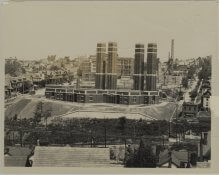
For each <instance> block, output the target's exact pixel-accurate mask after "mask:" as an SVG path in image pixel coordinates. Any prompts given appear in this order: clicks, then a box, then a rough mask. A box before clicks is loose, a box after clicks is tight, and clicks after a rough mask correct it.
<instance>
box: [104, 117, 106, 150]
mask: <svg viewBox="0 0 219 175" xmlns="http://www.w3.org/2000/svg"><path fill="white" fill-rule="evenodd" d="M104 142H105V148H106V120H105V116H104Z"/></svg>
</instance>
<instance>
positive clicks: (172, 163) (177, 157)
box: [157, 149, 192, 168]
mask: <svg viewBox="0 0 219 175" xmlns="http://www.w3.org/2000/svg"><path fill="white" fill-rule="evenodd" d="M157 166H158V167H160V168H190V167H191V166H192V165H191V163H190V158H189V152H188V151H187V150H184V149H182V150H179V151H176V150H173V151H170V150H168V149H165V150H164V151H162V152H160V154H159V157H158V163H157Z"/></svg>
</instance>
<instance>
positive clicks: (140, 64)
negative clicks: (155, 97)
mask: <svg viewBox="0 0 219 175" xmlns="http://www.w3.org/2000/svg"><path fill="white" fill-rule="evenodd" d="M133 80H134V84H133V89H134V90H144V44H136V45H135V60H134V74H133Z"/></svg>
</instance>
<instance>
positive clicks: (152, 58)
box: [146, 43, 157, 91]
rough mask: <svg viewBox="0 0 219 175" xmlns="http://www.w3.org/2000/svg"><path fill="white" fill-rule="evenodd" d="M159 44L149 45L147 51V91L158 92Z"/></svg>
mask: <svg viewBox="0 0 219 175" xmlns="http://www.w3.org/2000/svg"><path fill="white" fill-rule="evenodd" d="M156 64H157V44H156V43H149V44H148V49H147V75H146V90H147V91H156V90H157V80H156V79H157V69H156V67H157V66H156Z"/></svg>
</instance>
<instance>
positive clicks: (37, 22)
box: [0, 1, 217, 60]
mask: <svg viewBox="0 0 219 175" xmlns="http://www.w3.org/2000/svg"><path fill="white" fill-rule="evenodd" d="M216 20H217V5H216V3H215V2H212V1H210V2H203V1H191V2H187V1H172V2H170V1H165V2H158V1H155V2H150V1H137V2H133V1H132V2H131V1H117V2H116V1H113V2H109V1H108V2H107V1H104V2H100V1H89V2H88V1H86V2H85V1H82V2H78V1H64V2H60V1H45V2H43V1H30V2H26V1H22V2H17V3H15V2H10V3H9V4H7V5H2V6H0V24H1V27H0V58H8V57H15V56H16V57H17V58H20V59H41V58H46V57H47V56H48V55H57V56H58V57H63V56H70V57H71V58H75V57H77V56H82V55H91V54H95V52H96V44H97V42H108V41H115V42H117V43H118V54H119V56H128V57H134V46H135V44H136V43H143V44H145V46H147V44H148V43H150V42H156V43H157V45H158V57H159V58H161V60H166V59H167V57H168V52H169V51H170V43H171V39H174V40H175V57H176V58H179V59H187V58H196V57H199V56H206V55H213V56H214V55H215V53H216V39H217V38H216V37H217V35H216V32H217V28H216V24H217V23H216Z"/></svg>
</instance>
